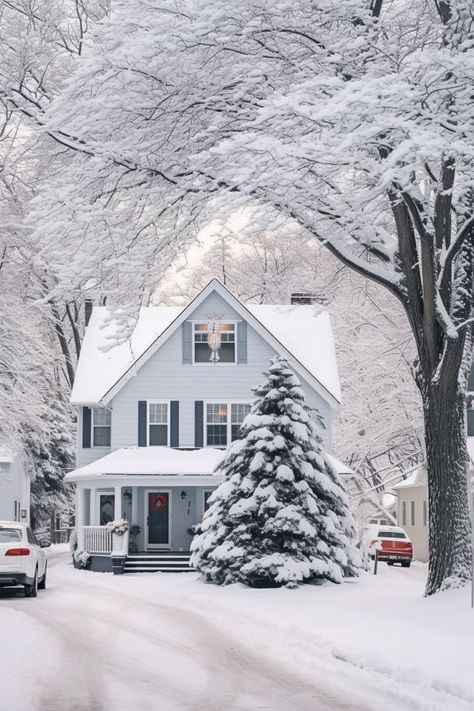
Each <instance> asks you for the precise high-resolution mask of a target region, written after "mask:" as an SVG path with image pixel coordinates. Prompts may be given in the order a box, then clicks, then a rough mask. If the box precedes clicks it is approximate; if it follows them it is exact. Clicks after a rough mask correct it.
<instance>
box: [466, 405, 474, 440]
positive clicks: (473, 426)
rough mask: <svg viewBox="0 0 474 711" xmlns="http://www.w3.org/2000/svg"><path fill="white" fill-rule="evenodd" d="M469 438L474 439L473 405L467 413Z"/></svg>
mask: <svg viewBox="0 0 474 711" xmlns="http://www.w3.org/2000/svg"><path fill="white" fill-rule="evenodd" d="M467 436H468V437H474V409H472V403H471V409H469V410H468V411H467Z"/></svg>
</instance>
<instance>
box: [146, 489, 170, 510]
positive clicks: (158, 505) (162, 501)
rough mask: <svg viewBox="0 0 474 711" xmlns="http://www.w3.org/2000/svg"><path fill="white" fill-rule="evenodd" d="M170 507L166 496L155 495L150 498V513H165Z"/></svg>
mask: <svg viewBox="0 0 474 711" xmlns="http://www.w3.org/2000/svg"><path fill="white" fill-rule="evenodd" d="M167 506H168V501H167V497H166V496H165V495H164V494H153V496H151V497H150V511H153V513H159V512H160V511H165V510H166V508H167Z"/></svg>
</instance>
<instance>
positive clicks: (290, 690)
mask: <svg viewBox="0 0 474 711" xmlns="http://www.w3.org/2000/svg"><path fill="white" fill-rule="evenodd" d="M65 559H67V562H69V556H68V555H67V554H62V555H60V556H58V555H57V556H56V558H54V557H53V559H52V560H50V562H49V581H48V582H49V584H48V588H49V589H48V591H47V592H46V593H41V592H40V594H39V596H38V598H37V600H35V601H30V600H27V599H24V598H23V597H22V595H21V593H18V595H13V594H11V593H5V592H4V593H3V594H2V595H1V597H0V605H1V609H2V611H3V612H5V611H6V610H9V611H10V612H11V613H12V614H11V619H12V621H15V620H16V622H17V623H18V635H16V636H17V638H19V639H21V640H22V642H21V645H18V651H19V654H18V658H17V663H18V669H17V671H18V672H19V673H18V678H17V679H15V678H11V677H10V679H4V680H2V684H1V689H2V693H1V696H2V697H3V690H4V689H5V686H6V687H7V689H8V687H10V690H9V691H7V700H8V703H5V705H4V703H3V702H2V704H1V706H2V708H5V709H6V708H8V709H9V711H26V710H27V709H28V710H29V711H30V710H31V709H32V708H33V709H35V710H36V709H37V710H38V711H106V709H110V708H112V709H114V710H115V711H126V710H128V709H134V710H136V711H139V710H141V709H143V711H145V709H146V710H147V711H149V710H150V709H162V710H164V711H168V710H169V711H174V709H190V710H191V709H193V710H196V711H197V710H198V709H199V710H202V711H207V710H209V711H211V710H213V709H215V710H216V711H217V710H219V711H222V710H223V709H236V710H240V709H242V710H244V709H272V710H275V711H276V710H280V709H281V711H287V710H288V711H290V710H296V709H302V710H306V709H308V711H309V710H310V709H311V711H313V710H315V709H318V710H321V711H324V710H325V709H334V711H336V710H337V709H341V710H342V709H351V710H352V709H354V711H355V710H356V709H359V708H360V709H361V711H362V709H364V708H366V707H365V706H363V705H362V706H361V705H357V704H355V705H354V704H353V703H352V701H350V700H349V699H348V698H347V697H346V698H344V696H342V695H341V693H340V691H335V690H334V689H331V688H330V686H328V685H327V684H325V683H324V682H322V680H321V679H319V680H318V679H316V678H305V677H304V676H303V675H300V674H298V673H294V672H293V671H290V670H289V669H288V668H286V666H285V665H282V664H278V663H276V662H275V660H274V659H273V658H271V657H268V656H266V655H265V654H264V653H262V652H261V650H259V649H258V648H253V649H252V648H251V647H249V646H246V645H244V644H241V643H240V642H239V640H238V639H237V638H236V637H234V636H230V635H227V634H226V633H225V632H223V631H222V630H220V629H218V628H217V627H216V626H214V625H213V624H212V623H211V622H210V620H209V619H208V618H207V617H206V616H205V615H202V614H200V613H198V612H196V611H194V610H186V609H183V608H182V607H181V606H180V607H176V606H174V605H172V604H167V603H166V604H165V603H162V602H158V601H157V602H152V601H146V602H145V601H142V600H140V601H137V599H136V596H135V595H134V594H133V593H130V592H120V591H118V590H116V589H115V590H113V591H107V592H106V591H105V590H104V589H103V587H102V586H100V585H97V584H96V578H95V576H91V575H88V574H87V573H86V574H84V573H83V574H81V573H79V574H77V573H76V574H73V576H71V575H70V572H71V571H70V570H68V569H67V567H66V565H65ZM101 577H102V576H101ZM30 630H31V631H33V637H34V641H33V645H31V644H30V641H29V637H30ZM21 648H24V651H23V652H22V651H21ZM11 652H12V653H13V654H15V652H16V650H15V648H13V649H12V650H11ZM22 657H26V659H27V666H28V667H29V669H28V670H27V674H24V673H23V672H22V669H21V665H22ZM32 674H33V678H32V677H31V675H32ZM1 676H2V671H1V670H0V677H1ZM24 682H26V683H24ZM3 700H5V699H4V697H3Z"/></svg>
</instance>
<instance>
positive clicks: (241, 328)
mask: <svg viewBox="0 0 474 711" xmlns="http://www.w3.org/2000/svg"><path fill="white" fill-rule="evenodd" d="M246 362H247V321H240V322H239V323H238V324H237V363H246Z"/></svg>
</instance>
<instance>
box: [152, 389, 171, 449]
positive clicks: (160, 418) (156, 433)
mask: <svg viewBox="0 0 474 711" xmlns="http://www.w3.org/2000/svg"><path fill="white" fill-rule="evenodd" d="M147 433H148V446H149V447H169V439H170V404H169V402H164V401H156V400H150V401H149V402H148V425H147Z"/></svg>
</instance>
